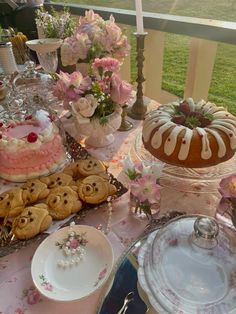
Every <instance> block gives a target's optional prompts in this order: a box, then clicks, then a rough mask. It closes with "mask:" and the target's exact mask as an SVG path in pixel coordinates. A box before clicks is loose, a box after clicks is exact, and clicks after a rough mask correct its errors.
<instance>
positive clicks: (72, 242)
mask: <svg viewBox="0 0 236 314" xmlns="http://www.w3.org/2000/svg"><path fill="white" fill-rule="evenodd" d="M78 246H79V242H78V240H76V239H72V240H70V248H71V249H77V247H78Z"/></svg>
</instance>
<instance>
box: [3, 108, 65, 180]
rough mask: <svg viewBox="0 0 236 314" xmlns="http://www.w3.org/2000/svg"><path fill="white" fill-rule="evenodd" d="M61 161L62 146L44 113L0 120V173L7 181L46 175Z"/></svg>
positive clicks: (55, 128) (56, 132) (62, 155)
mask: <svg viewBox="0 0 236 314" xmlns="http://www.w3.org/2000/svg"><path fill="white" fill-rule="evenodd" d="M64 161H65V149H64V147H63V144H62V138H61V135H60V133H59V129H58V127H57V126H56V125H55V123H54V122H52V121H51V118H50V116H49V114H48V112H46V111H44V110H38V111H37V112H36V114H35V116H34V117H32V116H31V115H30V116H25V117H24V119H23V120H22V121H17V122H15V121H14V122H8V123H7V124H6V123H2V122H1V123H0V176H1V177H2V178H4V179H7V180H10V181H18V182H21V181H25V180H26V179H30V178H34V177H38V176H42V175H47V174H49V173H51V172H54V171H55V170H57V169H58V167H59V166H60V165H62V164H63V163H64Z"/></svg>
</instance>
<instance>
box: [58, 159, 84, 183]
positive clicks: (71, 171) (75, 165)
mask: <svg viewBox="0 0 236 314" xmlns="http://www.w3.org/2000/svg"><path fill="white" fill-rule="evenodd" d="M80 162H81V160H77V161H74V162H72V163H71V164H69V165H68V166H67V167H65V168H64V170H63V172H64V173H66V174H68V175H70V176H71V177H72V178H73V179H74V180H78V179H79V178H81V177H82V178H83V175H82V174H81V173H80V172H79V164H80Z"/></svg>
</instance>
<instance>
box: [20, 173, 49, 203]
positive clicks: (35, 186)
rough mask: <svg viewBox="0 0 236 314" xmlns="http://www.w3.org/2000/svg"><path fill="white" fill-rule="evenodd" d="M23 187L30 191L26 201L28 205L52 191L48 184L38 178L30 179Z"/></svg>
mask: <svg viewBox="0 0 236 314" xmlns="http://www.w3.org/2000/svg"><path fill="white" fill-rule="evenodd" d="M22 189H23V190H26V191H28V192H29V197H28V200H27V202H26V203H27V205H29V204H33V203H35V202H37V201H40V200H43V199H44V198H46V197H47V196H48V194H49V192H50V190H49V189H48V186H47V184H45V183H43V182H41V181H40V180H38V179H32V180H28V181H27V182H26V183H25V184H23V186H22Z"/></svg>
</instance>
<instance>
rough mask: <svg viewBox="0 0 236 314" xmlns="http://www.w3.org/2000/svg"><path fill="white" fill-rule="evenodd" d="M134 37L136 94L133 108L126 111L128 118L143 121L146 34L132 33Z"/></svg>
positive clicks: (145, 108)
mask: <svg viewBox="0 0 236 314" xmlns="http://www.w3.org/2000/svg"><path fill="white" fill-rule="evenodd" d="M134 35H135V36H136V43H137V57H136V61H137V69H138V75H137V79H136V82H137V83H138V85H137V93H136V101H135V103H134V104H133V106H132V107H131V108H130V109H129V110H128V111H127V114H128V116H129V117H131V118H133V119H134V120H143V119H144V117H145V114H146V112H147V106H146V105H145V104H144V102H143V82H145V78H144V76H143V62H144V60H145V58H144V40H145V37H146V35H147V33H143V34H138V33H134Z"/></svg>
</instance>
